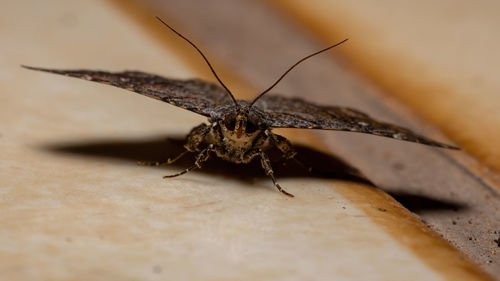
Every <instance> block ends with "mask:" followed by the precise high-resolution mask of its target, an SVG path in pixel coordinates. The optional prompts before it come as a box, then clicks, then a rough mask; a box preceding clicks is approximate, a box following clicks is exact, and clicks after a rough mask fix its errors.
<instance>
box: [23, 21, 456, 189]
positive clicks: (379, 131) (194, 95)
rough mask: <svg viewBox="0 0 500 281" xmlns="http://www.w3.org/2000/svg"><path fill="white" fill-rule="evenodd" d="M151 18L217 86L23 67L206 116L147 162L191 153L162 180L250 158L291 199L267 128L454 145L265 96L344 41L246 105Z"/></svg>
mask: <svg viewBox="0 0 500 281" xmlns="http://www.w3.org/2000/svg"><path fill="white" fill-rule="evenodd" d="M157 19H158V20H159V21H160V22H161V23H163V24H164V25H165V26H166V27H167V28H169V29H170V30H171V31H172V32H174V33H175V34H177V35H178V36H179V37H181V38H182V39H184V40H185V41H186V42H187V43H189V44H190V45H191V46H192V47H193V48H194V49H196V51H197V52H198V53H199V54H200V55H201V57H202V58H203V59H204V61H205V62H206V64H207V65H208V67H209V68H210V70H211V72H212V74H213V75H214V77H215V79H216V80H217V81H218V83H219V85H220V86H219V85H217V84H214V83H211V82H206V81H203V80H200V79H189V80H177V79H170V78H165V77H161V76H158V75H154V74H149V73H145V72H139V71H124V72H106V71H93V70H59V69H48V68H40V67H31V66H23V67H25V68H27V69H31V70H37V71H44V72H49V73H55V74H60V75H65V76H70V77H76V78H80V79H84V80H88V81H94V82H98V83H103V84H108V85H112V86H115V87H119V88H123V89H126V90H129V91H132V92H136V93H139V94H142V95H145V96H147V97H151V98H154V99H158V100H161V101H164V102H167V103H169V104H172V105H175V106H177V107H180V108H184V109H187V110H189V111H192V112H194V113H197V114H201V115H203V116H206V117H207V118H208V124H201V125H199V126H197V127H195V128H193V129H192V130H191V132H190V133H189V134H188V136H187V138H186V143H185V145H184V148H185V151H184V152H183V153H181V154H180V155H179V156H177V157H176V158H174V159H169V160H168V161H165V162H156V163H152V164H154V165H163V164H171V163H173V162H174V161H176V160H178V159H180V158H181V157H182V156H183V155H185V154H186V153H187V152H195V153H197V156H196V160H195V161H194V164H193V165H192V166H190V167H188V168H187V169H185V170H183V171H181V172H179V173H177V174H173V175H168V176H164V178H172V177H176V176H180V175H182V174H185V173H187V172H189V171H191V170H195V169H199V168H201V167H202V165H203V164H204V162H206V161H207V160H208V159H209V157H210V156H211V155H212V154H215V155H216V156H217V157H220V158H222V159H224V160H226V161H230V162H234V163H249V162H250V161H252V160H253V159H254V158H258V159H260V163H261V165H262V168H263V169H264V171H265V173H266V174H267V175H268V176H269V177H270V178H271V180H272V182H273V184H274V186H275V187H276V188H277V189H278V190H279V191H280V192H282V193H283V194H285V195H288V196H290V197H293V195H292V194H291V193H289V192H287V191H286V190H285V189H283V188H282V187H281V186H280V185H279V184H278V183H277V181H276V178H275V176H274V171H273V168H272V166H271V162H270V160H269V157H268V155H267V154H266V151H268V150H269V149H271V148H277V149H278V150H279V151H281V153H282V157H283V158H284V159H296V158H295V156H296V152H295V150H294V149H293V146H292V144H291V143H290V141H288V140H287V139H286V138H284V137H282V136H280V135H277V134H274V133H273V132H272V129H273V128H304V129H322V130H337V131H350V132H359V133H366V134H372V135H378V136H383V137H389V138H394V139H398V140H404V141H409V142H416V143H421V144H425V145H430V146H435V147H441V148H449V149H458V148H457V147H455V146H452V145H447V144H444V143H440V142H437V141H434V140H432V139H429V138H426V137H424V136H421V135H418V134H416V133H414V132H412V131H411V130H409V129H406V128H402V127H399V126H396V125H392V124H388V123H384V122H379V121H376V120H374V119H372V118H371V117H370V116H368V115H366V114H364V113H362V112H360V111H357V110H355V109H351V108H347V107H338V106H328V105H316V104H313V103H310V102H307V101H305V100H303V99H300V98H288V97H283V96H279V95H267V94H268V93H269V92H270V90H271V89H273V88H274V87H275V86H276V85H277V84H278V83H279V82H280V81H281V80H282V79H283V78H284V77H285V76H286V75H287V74H288V73H289V72H290V71H291V70H292V69H293V68H295V67H296V66H297V65H298V64H300V63H301V62H303V61H305V60H307V59H308V58H310V57H313V56H315V55H317V54H320V53H322V52H325V51H327V50H330V49H332V48H334V47H336V46H338V45H340V44H342V43H344V42H346V41H347V39H345V40H343V41H341V42H339V43H337V44H334V45H331V46H329V47H327V48H324V49H322V50H320V51H317V52H315V53H313V54H310V55H308V56H306V57H304V58H302V59H300V60H299V61H297V62H296V63H295V64H293V65H292V66H291V67H290V68H288V70H286V71H285V72H284V73H283V75H281V76H280V77H279V78H278V79H277V80H276V82H274V83H273V84H272V85H271V86H270V87H268V88H267V89H266V90H264V91H263V92H262V93H260V94H259V95H258V96H257V97H256V98H254V99H253V100H252V101H246V100H237V99H236V98H235V97H234V95H233V94H232V92H231V91H230V90H229V89H228V87H227V86H226V85H225V84H224V83H223V82H222V80H221V79H220V78H219V76H218V75H217V73H216V72H215V70H214V68H213V67H212V65H211V64H210V62H209V61H208V59H207V57H206V56H205V54H204V53H203V52H202V51H201V50H200V49H199V48H198V47H197V46H196V45H195V44H194V43H193V42H191V41H190V40H189V39H188V38H186V37H184V36H183V35H182V34H180V33H179V32H177V31H176V30H175V29H174V28H172V27H171V26H170V25H168V24H167V23H166V22H164V21H163V20H162V19H160V18H158V17H157Z"/></svg>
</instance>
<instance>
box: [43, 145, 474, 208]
mask: <svg viewBox="0 0 500 281" xmlns="http://www.w3.org/2000/svg"><path fill="white" fill-rule="evenodd" d="M184 143H185V140H184V137H155V138H150V139H146V140H130V139H126V140H123V139H113V140H91V141H82V142H78V143H74V142H73V143H62V144H54V145H48V146H44V147H42V148H43V149H44V150H49V151H51V152H54V153H64V154H70V155H79V156H81V157H95V158H104V159H109V160H115V161H126V162H130V163H133V164H134V165H135V163H136V162H138V161H151V162H155V161H165V160H166V159H168V158H173V157H175V156H177V155H179V154H180V153H182V152H183V151H184V148H183V145H184ZM295 149H296V151H297V153H298V154H297V158H298V159H300V160H301V161H302V162H303V163H304V164H306V165H308V166H310V167H312V168H313V172H309V171H308V170H307V169H306V168H304V167H303V166H301V165H299V164H297V163H295V162H294V161H286V162H283V161H281V160H280V153H279V152H278V151H271V154H270V155H269V156H270V158H271V160H272V162H273V164H272V165H273V169H274V170H275V174H276V176H277V177H278V181H279V179H280V178H287V177H288V178H300V177H315V178H333V179H343V180H349V181H354V182H360V183H365V184H369V185H373V184H372V183H371V182H370V181H369V180H368V179H366V177H364V176H363V175H362V173H361V172H359V171H358V170H357V169H356V168H354V167H352V166H350V165H349V164H348V163H346V162H345V161H343V160H342V159H340V158H338V157H335V156H333V155H330V154H325V153H323V152H320V151H318V150H315V149H312V148H310V147H305V146H298V145H296V146H295ZM195 156H196V155H195V154H193V153H191V154H187V155H185V156H184V157H183V158H181V159H179V161H177V162H175V163H173V164H171V165H169V166H168V167H165V166H160V167H155V166H152V167H151V169H165V175H168V174H172V173H176V172H179V171H181V170H183V169H185V168H187V167H189V166H191V165H193V163H194V159H195ZM167 169H168V171H167ZM196 172H197V173H208V174H218V175H223V176H225V177H231V178H235V179H237V180H241V181H244V182H253V181H254V180H256V179H263V178H267V177H268V176H266V175H265V173H264V170H263V169H262V167H261V165H260V161H258V160H257V159H254V161H252V162H251V163H249V164H241V165H237V164H233V163H229V162H226V161H223V160H221V159H219V158H217V157H215V156H214V157H211V158H210V160H208V161H207V162H206V163H205V164H204V165H203V168H202V169H199V170H198V171H196ZM382 189H383V188H382ZM389 194H391V195H392V196H393V197H394V198H395V199H396V200H398V201H399V202H400V203H401V204H402V205H404V206H405V207H406V208H408V209H410V210H411V211H414V212H416V213H421V212H424V211H445V210H455V211H458V210H461V209H464V208H466V206H465V205H462V204H460V203H456V202H451V201H445V200H439V199H434V198H431V197H427V196H425V195H417V194H412V193H410V192H390V191H389Z"/></svg>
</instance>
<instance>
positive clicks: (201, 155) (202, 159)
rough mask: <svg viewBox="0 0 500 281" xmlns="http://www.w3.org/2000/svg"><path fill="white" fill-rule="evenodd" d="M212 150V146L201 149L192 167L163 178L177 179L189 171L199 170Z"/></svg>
mask: <svg viewBox="0 0 500 281" xmlns="http://www.w3.org/2000/svg"><path fill="white" fill-rule="evenodd" d="M213 150H214V145H213V144H210V145H209V146H208V147H207V148H205V149H203V150H202V151H201V152H200V153H199V154H198V156H196V161H195V162H194V165H193V166H191V167H189V168H187V169H185V170H183V171H181V172H179V173H177V174H174V175H169V176H164V177H163V178H164V179H166V178H173V177H177V176H180V175H184V174H185V173H187V172H189V171H192V170H194V169H200V168H201V164H203V162H205V161H207V160H208V158H209V157H210V152H212V151H213Z"/></svg>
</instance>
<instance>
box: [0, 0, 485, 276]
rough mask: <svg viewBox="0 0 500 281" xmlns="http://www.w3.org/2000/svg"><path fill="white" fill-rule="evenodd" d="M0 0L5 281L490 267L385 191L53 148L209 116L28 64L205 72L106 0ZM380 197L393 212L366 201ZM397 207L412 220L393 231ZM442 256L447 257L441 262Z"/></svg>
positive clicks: (174, 129)
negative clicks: (184, 169)
mask: <svg viewBox="0 0 500 281" xmlns="http://www.w3.org/2000/svg"><path fill="white" fill-rule="evenodd" d="M3 7H4V9H2V11H1V12H0V13H1V16H0V18H1V20H2V22H1V26H2V30H1V32H2V33H3V34H2V37H3V38H9V40H7V41H5V42H6V43H4V44H1V45H0V54H1V55H0V59H1V61H2V65H5V68H3V70H2V72H1V75H0V85H1V86H0V87H1V90H0V91H1V96H0V97H1V105H0V106H1V110H0V117H1V118H0V122H1V126H0V128H2V129H1V132H0V133H1V137H0V141H1V145H2V148H3V149H2V156H1V158H0V160H1V162H0V163H1V164H0V165H1V169H0V179H1V185H0V194H1V197H0V209H1V212H0V225H2V228H1V229H0V261H1V262H0V279H5V280H27V279H31V280H33V279H46V280H89V279H92V280H115V279H120V280H122V279H141V280H155V279H165V278H170V279H181V278H188V279H190V280H193V279H204V280H221V279H228V280H229V279H231V280H234V279H248V280H255V279H259V280H262V279H267V280H271V279H272V280H276V279H285V278H287V279H288V280H290V279H296V280H304V279H306V278H310V279H316V280H317V279H330V278H331V277H332V276H335V277H336V279H337V280H367V279H370V280H401V279H406V280H411V279H414V280H441V279H442V278H443V277H445V278H446V277H448V278H451V277H452V276H456V275H459V276H461V277H463V278H464V280H470V279H471V278H474V277H476V278H477V279H479V278H480V276H481V275H480V273H478V272H477V271H476V269H475V268H474V267H473V266H471V265H470V264H469V263H468V262H464V261H463V260H462V259H461V258H460V256H458V254H457V253H456V252H454V251H453V250H451V249H450V248H449V247H448V246H446V245H444V244H443V242H442V241H441V240H440V239H438V238H435V237H433V236H432V235H428V234H426V228H425V227H424V226H423V225H422V224H421V223H420V222H419V221H417V220H415V219H414V218H412V219H410V220H408V219H407V218H405V217H406V216H408V215H410V214H409V213H408V212H407V211H406V210H404V209H402V208H401V206H399V205H397V204H394V201H393V200H392V199H391V198H388V197H381V198H380V200H377V204H376V205H373V202H371V201H370V200H368V199H367V198H370V194H372V193H373V192H374V190H373V189H372V188H369V187H363V186H360V185H352V184H346V183H343V182H340V181H328V182H327V181H318V180H306V179H288V180H282V181H281V182H282V184H283V185H284V186H286V187H287V188H288V189H289V190H290V191H291V192H293V193H295V194H296V195H297V198H295V199H289V198H286V197H285V196H283V195H281V194H279V193H277V192H276V191H274V190H272V189H271V188H270V183H269V181H268V180H265V179H264V180H262V181H260V180H259V181H256V182H254V183H252V184H245V183H244V182H240V181H238V180H235V179H233V178H227V177H226V176H224V175H223V174H214V175H209V174H202V173H193V174H191V175H188V176H185V177H182V178H178V179H175V180H170V181H164V180H161V176H162V175H164V174H166V173H169V172H172V171H173V169H172V168H169V169H152V168H147V167H138V166H136V165H135V163H134V161H109V159H106V158H93V157H83V156H81V155H80V156H79V155H71V154H69V155H68V154H59V153H55V152H54V151H51V150H49V149H48V147H50V146H54V145H62V144H64V145H71V144H72V143H74V144H81V143H84V144H85V143H89V144H92V143H95V142H97V143H99V142H101V143H106V142H107V141H109V140H115V141H116V142H119V141H122V142H126V141H130V142H134V141H137V142H141V141H144V139H145V138H146V140H147V139H149V138H151V137H156V136H158V135H164V134H165V132H168V134H172V135H178V134H183V133H186V131H187V130H188V129H189V128H190V127H191V126H193V125H195V124H196V123H198V122H200V121H201V120H202V118H199V117H197V116H195V115H193V114H190V113H189V112H185V111H182V110H180V109H175V108H174V107H171V106H168V105H165V104H162V103H159V102H157V101H155V100H151V99H145V98H144V97H142V96H139V95H133V94H128V93H126V92H125V91H123V90H118V89H113V88H111V87H106V86H99V85H97V84H92V83H87V82H85V81H77V80H72V79H68V78H64V77H57V76H51V75H47V74H42V73H35V72H29V71H27V70H23V69H21V68H19V67H18V64H20V63H25V64H33V65H43V66H54V67H75V66H78V67H88V68H103V69H114V70H120V69H124V68H128V69H143V70H148V71H151V72H156V73H162V74H165V75H167V74H168V75H169V76H177V77H187V76H191V75H195V74H194V72H193V70H192V69H190V68H189V67H188V66H187V65H186V64H185V63H184V62H183V61H182V60H179V59H177V57H176V54H175V53H174V52H171V51H168V50H166V49H165V48H164V46H163V45H161V46H160V45H159V44H158V42H157V41H155V40H151V39H150V38H149V37H148V36H146V35H144V33H143V32H141V31H142V30H141V29H140V28H138V27H137V26H135V25H134V24H133V22H132V21H130V20H129V18H127V17H126V16H125V15H124V14H121V13H120V12H119V11H118V10H116V9H115V7H114V6H111V5H108V4H107V3H106V2H101V1H86V2H85V3H78V2H71V3H69V2H67V1H56V0H54V1H45V2H43V3H41V2H33V3H29V4H22V3H20V2H17V1H11V2H6V3H4V6H3ZM19 14H24V15H29V16H26V18H28V19H29V21H20V20H19V18H18V16H17V15H19ZM13 31H14V32H13ZM166 149H167V148H166ZM159 153H162V152H159ZM343 190H344V191H343ZM345 190H349V192H355V194H356V195H351V196H349V195H348V193H347V192H345ZM363 194H365V196H363ZM365 197H366V198H365ZM356 198H357V199H356ZM376 208H377V210H378V208H385V209H386V210H387V212H382V211H377V212H373V211H370V210H375V209H376ZM410 217H411V215H410ZM384 218H385V219H384ZM381 220H382V221H381ZM399 220H404V223H402V224H400V225H407V224H409V226H411V227H409V228H406V227H404V228H401V229H398V231H397V232H394V231H388V230H387V226H389V227H390V226H391V225H393V226H398V225H399V224H398V223H397V222H398V221H399ZM383 221H385V222H383ZM396 229H397V227H396ZM408 230H411V231H408ZM393 235H394V236H395V235H398V236H404V237H405V239H406V240H407V241H416V242H418V241H419V239H421V238H422V237H425V239H429V240H428V241H430V245H432V246H430V247H429V248H430V249H431V250H432V252H431V253H429V255H434V256H436V255H437V253H444V255H445V256H446V257H447V259H446V260H443V261H441V260H433V261H432V263H433V264H434V266H429V265H428V261H425V262H424V261H423V260H422V256H418V255H415V254H414V253H413V252H412V251H409V250H408V248H407V246H408V244H407V243H402V244H401V243H400V242H399V240H397V239H395V238H394V237H393ZM434 251H436V252H434ZM439 264H442V265H444V264H446V265H452V266H451V269H449V268H447V269H446V270H443V269H441V270H440V269H439V266H436V265H439ZM436 269H437V270H436ZM455 280H456V279H455Z"/></svg>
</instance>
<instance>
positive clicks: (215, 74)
mask: <svg viewBox="0 0 500 281" xmlns="http://www.w3.org/2000/svg"><path fill="white" fill-rule="evenodd" d="M156 19H157V20H159V21H160V22H161V23H163V24H164V25H165V26H166V27H168V29H170V30H172V32H174V33H175V34H177V35H178V36H179V37H181V38H182V39H184V40H186V42H188V43H189V44H190V45H191V46H193V47H194V48H195V49H196V51H198V53H199V54H200V55H201V56H202V57H203V59H204V60H205V62H206V63H207V65H208V67H209V68H210V70H211V71H212V74H213V75H214V76H215V79H217V81H218V82H219V84H220V85H221V86H222V87H223V88H224V90H226V92H227V93H228V95H229V96H230V97H231V99H232V100H233V102H234V104H235V105H236V106H238V102H237V101H236V99H235V98H234V96H233V93H231V91H230V90H229V89H228V88H227V87H226V85H225V84H224V82H222V80H221V79H220V78H219V76H218V75H217V73H216V72H215V70H214V68H213V67H212V65H211V64H210V62H209V61H208V59H207V57H206V56H205V55H204V54H203V52H202V51H201V50H200V49H199V48H198V47H197V46H196V45H195V44H194V43H193V42H191V41H190V40H189V39H187V38H186V37H184V35H182V34H180V33H179V32H178V31H177V30H175V29H174V28H173V27H171V26H170V25H168V24H167V23H166V22H164V21H163V20H162V19H161V18H160V17H156Z"/></svg>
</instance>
